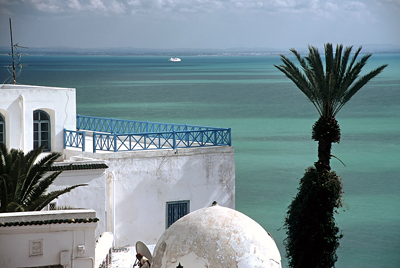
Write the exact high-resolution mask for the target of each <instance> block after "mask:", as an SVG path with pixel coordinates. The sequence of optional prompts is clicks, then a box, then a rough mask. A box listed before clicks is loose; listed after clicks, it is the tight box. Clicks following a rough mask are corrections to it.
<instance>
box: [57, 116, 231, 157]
mask: <svg viewBox="0 0 400 268" xmlns="http://www.w3.org/2000/svg"><path fill="white" fill-rule="evenodd" d="M76 122H77V129H78V130H79V131H71V130H64V148H66V147H67V146H70V147H78V148H82V150H83V151H84V150H85V131H84V130H88V131H93V152H96V151H97V150H103V151H114V152H118V151H133V150H149V149H171V148H172V149H176V148H187V147H203V146H221V145H228V146H231V129H230V128H214V127H202V126H192V125H187V124H184V125H183V124H181V125H180V124H166V123H155V122H148V121H133V120H121V119H113V118H101V117H91V116H81V115H77V121H76Z"/></svg>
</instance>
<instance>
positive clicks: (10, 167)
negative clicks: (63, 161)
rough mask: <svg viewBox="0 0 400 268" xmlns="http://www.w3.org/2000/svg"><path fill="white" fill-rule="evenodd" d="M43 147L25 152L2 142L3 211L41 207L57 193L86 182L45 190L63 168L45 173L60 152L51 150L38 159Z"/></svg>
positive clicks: (0, 198) (0, 181)
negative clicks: (48, 191) (49, 190)
mask: <svg viewBox="0 0 400 268" xmlns="http://www.w3.org/2000/svg"><path fill="white" fill-rule="evenodd" d="M42 149H43V148H42V147H41V148H37V149H34V150H32V151H29V152H28V153H27V154H24V152H23V151H21V150H16V149H11V150H10V151H8V149H7V147H6V146H5V145H4V144H3V143H0V212H17V211H39V210H42V209H43V208H44V207H45V206H46V205H48V204H49V203H50V202H51V201H52V200H54V199H55V198H57V197H58V196H60V195H62V194H64V193H67V192H69V191H71V190H72V189H74V188H76V187H80V186H85V185H86V184H79V185H74V186H71V187H67V188H65V189H63V190H58V191H53V192H50V193H46V190H47V188H48V187H49V186H50V185H51V184H52V183H53V182H54V180H55V179H56V178H57V176H58V175H60V174H61V172H62V171H63V170H60V171H57V172H53V173H51V174H49V175H48V176H45V173H46V172H47V171H48V170H49V168H50V167H51V166H52V165H53V163H54V162H55V161H56V160H57V159H58V158H59V157H60V156H61V154H60V153H55V152H53V153H50V154H48V155H46V156H44V157H43V158H42V159H40V160H38V161H37V159H38V157H39V155H40V154H41V153H42Z"/></svg>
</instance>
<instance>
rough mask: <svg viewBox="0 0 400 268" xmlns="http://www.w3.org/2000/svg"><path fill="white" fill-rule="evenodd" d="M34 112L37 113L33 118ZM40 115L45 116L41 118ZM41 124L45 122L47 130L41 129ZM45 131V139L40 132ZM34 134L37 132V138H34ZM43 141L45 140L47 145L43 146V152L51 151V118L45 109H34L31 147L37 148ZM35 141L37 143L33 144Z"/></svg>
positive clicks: (43, 132)
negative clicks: (36, 117)
mask: <svg viewBox="0 0 400 268" xmlns="http://www.w3.org/2000/svg"><path fill="white" fill-rule="evenodd" d="M35 114H38V119H35ZM42 116H45V117H46V118H45V119H42V118H41V117H42ZM42 124H47V130H42V126H43V125H42ZM35 126H37V128H35ZM35 129H37V130H35ZM45 133H47V140H45V139H42V134H45ZM35 134H37V139H35ZM45 141H47V146H46V147H45V148H43V152H49V151H51V118H50V115H49V114H48V113H46V112H45V111H43V110H35V111H33V149H37V148H39V147H40V146H42V143H43V142H45ZM36 142H37V145H36V146H35V144H36Z"/></svg>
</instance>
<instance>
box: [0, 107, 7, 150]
mask: <svg viewBox="0 0 400 268" xmlns="http://www.w3.org/2000/svg"><path fill="white" fill-rule="evenodd" d="M0 143H6V121H5V120H4V116H3V115H2V114H0Z"/></svg>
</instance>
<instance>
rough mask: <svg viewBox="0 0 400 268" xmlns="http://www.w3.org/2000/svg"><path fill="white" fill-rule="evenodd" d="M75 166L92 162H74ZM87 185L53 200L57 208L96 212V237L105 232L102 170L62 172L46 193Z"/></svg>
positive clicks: (105, 192)
mask: <svg viewBox="0 0 400 268" xmlns="http://www.w3.org/2000/svg"><path fill="white" fill-rule="evenodd" d="M74 163H76V164H90V163H93V162H74ZM77 184H88V185H87V186H81V187H78V188H75V189H73V190H72V191H71V192H69V193H66V194H63V195H61V196H59V197H58V198H57V199H55V200H54V201H53V202H56V204H57V207H73V208H83V209H94V210H96V215H97V218H99V222H98V226H97V229H96V233H95V234H96V237H99V236H100V235H101V234H102V233H103V232H105V231H106V230H107V215H106V210H107V207H108V203H109V201H108V193H107V189H106V178H105V170H104V169H89V170H73V171H63V172H62V173H61V175H59V176H58V177H57V179H56V180H55V181H54V183H53V184H52V185H50V187H49V189H48V191H55V190H60V189H64V188H66V187H69V186H71V185H77Z"/></svg>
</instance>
